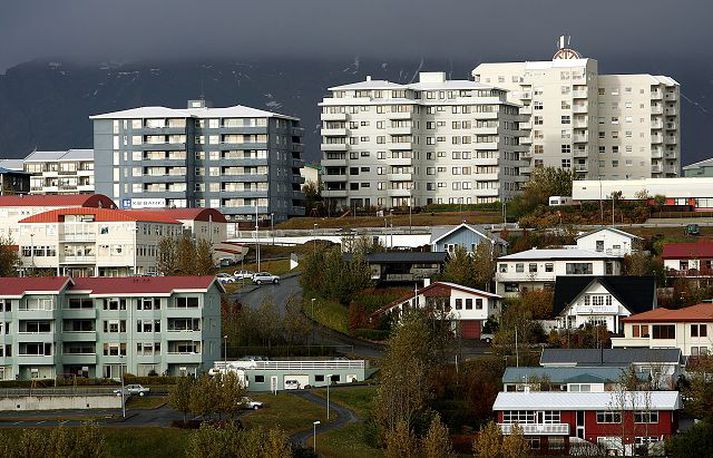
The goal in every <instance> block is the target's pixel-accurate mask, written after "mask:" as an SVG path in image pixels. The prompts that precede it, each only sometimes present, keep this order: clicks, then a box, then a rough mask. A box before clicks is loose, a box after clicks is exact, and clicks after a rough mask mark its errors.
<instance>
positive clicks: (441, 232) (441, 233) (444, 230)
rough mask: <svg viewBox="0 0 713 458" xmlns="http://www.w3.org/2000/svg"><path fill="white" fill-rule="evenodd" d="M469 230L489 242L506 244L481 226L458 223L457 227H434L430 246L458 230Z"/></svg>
mask: <svg viewBox="0 0 713 458" xmlns="http://www.w3.org/2000/svg"><path fill="white" fill-rule="evenodd" d="M463 229H466V230H469V231H471V232H475V233H476V234H478V235H479V236H481V237H483V238H486V239H488V240H490V241H491V242H495V243H499V244H504V245H507V242H506V241H505V240H503V239H501V238H500V237H498V236H496V235H493V234H492V233H491V232H490V231H488V230H487V229H485V228H484V227H482V226H476V225H474V224H468V223H460V224H458V225H457V226H439V227H434V228H433V229H432V230H431V244H434V243H437V242H439V241H440V240H442V239H444V238H446V237H448V236H449V235H451V234H454V233H456V232H458V231H460V230H463Z"/></svg>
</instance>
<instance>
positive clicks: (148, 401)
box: [126, 396, 167, 410]
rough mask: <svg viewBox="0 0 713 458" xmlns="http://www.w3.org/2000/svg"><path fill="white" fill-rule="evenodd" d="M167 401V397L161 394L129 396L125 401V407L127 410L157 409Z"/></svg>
mask: <svg viewBox="0 0 713 458" xmlns="http://www.w3.org/2000/svg"><path fill="white" fill-rule="evenodd" d="M166 402H167V398H165V397H163V396H161V397H158V396H150V397H149V396H144V397H141V396H131V397H130V398H129V400H128V401H126V408H127V409H129V410H134V409H157V408H159V407H161V406H163V405H165V404H166Z"/></svg>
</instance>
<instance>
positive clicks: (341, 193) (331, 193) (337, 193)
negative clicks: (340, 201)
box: [322, 189, 349, 198]
mask: <svg viewBox="0 0 713 458" xmlns="http://www.w3.org/2000/svg"><path fill="white" fill-rule="evenodd" d="M348 192H349V191H347V190H346V189H331V190H330V189H325V190H324V191H322V195H323V196H324V197H326V198H335V197H347V193H348Z"/></svg>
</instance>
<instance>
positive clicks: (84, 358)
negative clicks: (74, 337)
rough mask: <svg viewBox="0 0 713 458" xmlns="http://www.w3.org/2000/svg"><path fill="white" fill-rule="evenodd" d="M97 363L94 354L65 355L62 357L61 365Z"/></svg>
mask: <svg viewBox="0 0 713 458" xmlns="http://www.w3.org/2000/svg"><path fill="white" fill-rule="evenodd" d="M96 363H97V355H96V354H94V353H65V354H63V355H62V364H77V365H79V364H81V365H92V364H96Z"/></svg>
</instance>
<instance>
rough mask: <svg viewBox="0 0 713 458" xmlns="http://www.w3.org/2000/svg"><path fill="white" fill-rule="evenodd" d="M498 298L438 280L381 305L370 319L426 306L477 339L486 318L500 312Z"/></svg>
mask: <svg viewBox="0 0 713 458" xmlns="http://www.w3.org/2000/svg"><path fill="white" fill-rule="evenodd" d="M501 299H502V297H501V296H498V295H497V294H493V293H488V292H486V291H481V290H479V289H475V288H470V287H467V286H462V285H458V284H456V283H449V282H442V281H438V282H434V283H431V284H430V285H428V286H425V287H424V288H421V289H419V290H417V291H414V292H413V293H411V294H409V295H407V296H405V297H402V298H400V299H397V300H395V301H394V302H392V303H390V304H388V305H386V306H384V307H382V308H380V309H379V310H377V311H375V312H374V313H373V314H372V315H371V318H372V319H378V318H379V317H380V316H382V315H384V314H386V313H392V314H395V316H396V317H398V316H400V314H401V313H402V312H403V311H404V310H408V309H409V308H424V307H425V308H426V309H427V310H432V311H433V312H434V313H435V314H437V315H438V316H443V317H445V318H446V319H449V320H451V321H452V322H453V325H454V328H456V329H458V331H459V332H460V335H461V336H462V337H463V338H464V339H479V338H480V335H481V333H482V330H483V325H484V324H485V322H486V321H487V320H488V318H490V317H491V316H494V315H499V314H500V301H501Z"/></svg>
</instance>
